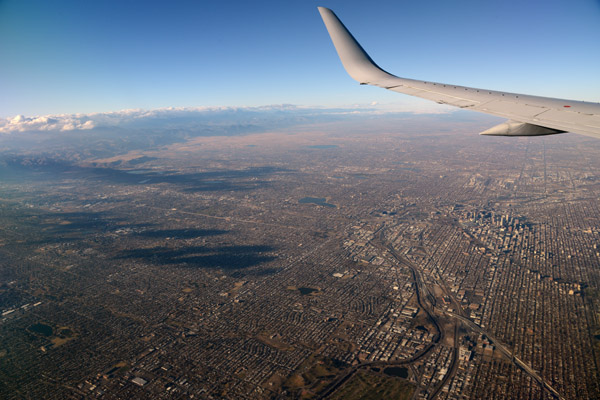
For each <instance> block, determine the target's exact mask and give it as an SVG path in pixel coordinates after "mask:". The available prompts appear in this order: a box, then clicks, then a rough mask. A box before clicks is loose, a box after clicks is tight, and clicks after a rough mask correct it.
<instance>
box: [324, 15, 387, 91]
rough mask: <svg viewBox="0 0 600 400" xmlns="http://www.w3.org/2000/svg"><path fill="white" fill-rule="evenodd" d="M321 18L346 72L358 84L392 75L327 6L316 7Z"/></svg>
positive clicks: (368, 82)
mask: <svg viewBox="0 0 600 400" xmlns="http://www.w3.org/2000/svg"><path fill="white" fill-rule="evenodd" d="M318 8H319V13H321V18H323V22H324V23H325V27H326V28H327V31H328V32H329V36H330V37H331V41H332V42H333V45H334V46H335V49H336V50H337V53H338V56H339V57H340V60H341V61H342V64H343V65H344V68H345V69H346V72H348V74H349V75H350V76H351V77H352V78H353V79H354V80H356V81H358V82H359V83H360V84H373V82H377V81H381V80H382V79H387V78H392V77H394V76H393V75H391V74H390V73H388V72H386V71H384V70H383V69H381V68H380V67H379V66H378V65H377V64H375V62H374V61H373V60H372V59H371V57H369V55H368V54H367V52H366V51H365V50H364V49H363V48H362V46H361V45H360V44H359V43H358V42H357V41H356V39H355V38H354V36H352V34H351V33H350V31H348V29H347V28H346V27H345V26H344V24H343V23H342V21H340V19H339V18H338V17H337V15H335V13H334V12H333V11H331V10H330V9H329V8H325V7H318Z"/></svg>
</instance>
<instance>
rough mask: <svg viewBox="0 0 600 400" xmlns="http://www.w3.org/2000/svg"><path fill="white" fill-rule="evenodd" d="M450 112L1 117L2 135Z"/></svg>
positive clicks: (374, 109)
mask: <svg viewBox="0 0 600 400" xmlns="http://www.w3.org/2000/svg"><path fill="white" fill-rule="evenodd" d="M403 109H404V110H403ZM398 112H410V113H416V114H421V113H436V114H437V113H447V112H449V109H446V108H444V107H441V108H440V107H431V108H430V109H424V110H421V111H419V110H417V111H416V112H415V111H414V110H411V111H407V110H406V109H405V108H404V107H402V106H400V107H396V108H394V107H392V106H390V105H379V104H377V103H375V102H374V103H372V104H369V105H366V106H362V105H355V106H351V107H346V108H317V107H312V108H311V107H300V106H294V105H285V104H284V105H272V106H263V107H183V108H174V107H169V108H161V109H155V110H142V109H131V110H121V111H114V112H103V113H91V114H59V115H46V116H32V117H27V116H23V115H17V116H15V117H11V118H0V134H16V133H23V132H71V131H89V130H93V129H99V128H116V127H119V128H146V129H154V128H160V129H194V128H195V127H198V126H200V125H201V126H203V127H205V126H206V124H207V123H208V124H212V125H219V124H225V123H228V124H231V123H246V124H260V123H261V122H264V120H265V119H266V118H267V119H268V120H269V121H279V122H282V123H283V122H284V121H285V124H286V125H287V124H290V123H293V122H296V123H302V122H305V123H308V122H310V119H311V118H314V119H315V120H316V121H319V120H323V119H328V118H329V119H332V118H333V119H335V118H336V117H339V118H341V117H342V116H344V115H346V116H347V115H379V114H387V113H398Z"/></svg>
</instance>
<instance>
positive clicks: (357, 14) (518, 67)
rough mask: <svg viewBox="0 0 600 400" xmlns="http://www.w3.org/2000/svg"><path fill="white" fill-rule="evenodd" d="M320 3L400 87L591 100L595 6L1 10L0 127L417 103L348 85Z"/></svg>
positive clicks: (140, 5)
mask: <svg viewBox="0 0 600 400" xmlns="http://www.w3.org/2000/svg"><path fill="white" fill-rule="evenodd" d="M317 5H322V6H326V7H330V8H332V9H333V10H334V11H335V12H336V13H337V14H338V16H339V17H340V18H341V19H342V21H343V22H344V23H345V24H346V26H347V27H348V28H349V29H350V30H351V31H352V32H353V34H354V35H355V36H356V38H357V39H358V40H359V41H360V42H361V44H362V45H363V47H365V49H367V51H368V52H369V53H370V54H371V56H372V57H373V59H375V61H376V62H377V63H378V64H379V65H380V66H382V67H383V68H384V69H386V70H388V71H390V72H392V73H394V74H396V75H399V76H403V77H408V78H418V79H427V80H433V81H437V82H444V83H453V84H461V85H467V86H475V87H484V88H489V89H500V90H505V91H512V92H519V93H528V94H536V95H542V96H553V97H563V98H572V99H578V100H588V101H600V77H599V74H598V71H599V67H598V66H599V65H600V51H599V50H600V2H599V1H598V0H574V1H570V2H567V1H554V0H547V1H538V0H529V1H512V0H508V1H502V2H486V1H461V0H457V1H426V0H423V1H421V2H414V1H394V2H389V1H369V2H366V1H348V0H346V1H341V0H326V1H314V0H302V1H300V0H285V1H282V0H279V1H255V2H248V1H218V2H216V1H215V2H209V1H189V2H188V1H169V2H165V1H160V2H158V1H150V0H148V1H128V0H119V1H113V0H103V1H84V0H77V1H62V0H57V1H47V0H44V1H34V0H0V54H1V57H0V93H1V95H0V117H11V116H15V115H18V114H24V115H46V114H61V113H92V112H106V111H114V110H121V109H131V108H143V109H155V108H161V107H198V106H258V105H265V104H284V103H288V104H297V105H309V106H315V105H320V106H348V105H353V104H370V103H372V102H374V101H377V102H379V103H384V104H387V103H391V104H392V105H393V104H409V105H410V104H415V107H417V106H418V105H419V104H422V103H421V102H420V101H419V100H418V99H416V100H413V99H412V98H410V97H405V96H401V95H399V94H396V93H389V92H386V91H384V90H381V89H377V88H369V87H364V86H362V87H361V86H359V85H358V84H356V83H355V82H354V81H353V80H351V78H350V77H348V76H347V75H346V73H345V72H344V71H343V69H342V66H341V64H340V62H339V60H338V58H337V55H336V54H335V51H334V48H333V46H332V44H331V42H330V40H329V37H328V36H327V33H326V30H325V28H324V26H323V23H322V21H321V19H320V17H319V14H318V11H317V9H316V7H317Z"/></svg>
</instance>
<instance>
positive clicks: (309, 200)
mask: <svg viewBox="0 0 600 400" xmlns="http://www.w3.org/2000/svg"><path fill="white" fill-rule="evenodd" d="M298 203H300V204H316V205H318V206H323V207H331V208H337V206H336V205H335V204H330V203H327V199H326V198H325V197H304V198H302V199H300V200H298Z"/></svg>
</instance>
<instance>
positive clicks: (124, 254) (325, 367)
mask: <svg viewBox="0 0 600 400" xmlns="http://www.w3.org/2000/svg"><path fill="white" fill-rule="evenodd" d="M469 115H470V114H469ZM411 118H412V119H411ZM411 118H407V119H405V120H404V122H402V121H400V122H399V123H398V125H397V126H396V128H395V129H388V128H382V127H378V126H377V124H376V123H373V124H372V125H369V123H367V122H366V121H363V123H362V124H361V126H363V128H361V129H351V127H350V124H343V123H331V122H326V123H322V124H321V125H317V126H308V125H307V126H299V127H296V128H294V129H293V130H287V131H285V132H284V133H281V132H277V131H276V130H274V131H265V132H257V133H249V134H241V135H230V136H210V135H209V136H198V137H192V138H188V139H186V140H179V141H175V142H166V143H158V141H157V143H155V144H153V145H152V146H145V147H144V146H138V148H135V146H131V147H129V148H127V149H126V151H121V152H117V151H114V150H111V149H113V148H119V146H125V145H123V144H122V143H121V142H120V141H119V140H117V139H114V140H112V139H111V141H109V140H105V141H106V143H104V142H102V143H104V144H101V142H100V141H99V142H98V143H94V145H93V146H92V145H90V144H86V143H82V144H79V145H78V146H80V147H78V148H76V149H75V148H72V149H70V150H64V149H66V147H65V146H62V145H60V144H57V145H56V148H57V149H63V150H57V149H54V148H52V145H50V144H48V145H47V146H46V147H45V148H44V149H39V148H38V149H33V150H28V151H21V152H15V151H12V152H8V151H7V152H5V153H4V154H3V155H2V158H1V160H0V178H1V179H0V219H1V223H0V230H1V236H0V278H1V280H0V312H1V317H0V397H2V398H6V399H20V398H46V399H64V398H73V399H75V398H77V399H80V398H98V397H101V398H106V399H117V398H119V399H122V398H176V399H179V398H181V399H184V398H185V399H189V398H198V399H283V398H296V399H325V398H327V399H358V398H397V399H432V398H436V399H480V398H494V399H504V398H525V399H540V398H543V399H554V398H558V399H593V398H598V397H599V396H600V379H599V371H598V365H599V364H598V363H599V361H600V320H599V318H600V297H599V295H600V291H599V290H600V269H599V268H598V267H599V266H600V249H599V248H598V245H599V242H600V240H599V239H600V207H598V196H599V191H600V181H599V180H598V179H599V178H598V174H597V171H598V170H599V169H600V160H599V159H598V157H597V154H598V152H599V151H600V141H598V140H596V139H592V138H587V137H584V136H579V135H573V134H567V135H558V136H556V137H548V138H539V137H538V138H519V139H515V138H489V137H480V136H478V135H477V134H476V133H473V131H475V132H476V131H477V129H478V128H477V127H473V125H477V124H480V125H481V126H485V125H486V124H488V122H487V121H483V122H477V120H476V121H475V122H473V121H469V120H468V119H465V121H464V122H460V118H458V119H456V120H454V121H453V122H452V123H437V125H436V124H435V123H433V122H431V120H430V118H429V117H427V116H420V117H411ZM436 118H437V117H436ZM413 120H416V122H415V121H413ZM442 120H443V118H442ZM370 126H371V129H372V130H371V131H370V130H369V127H370ZM436 126H437V127H436ZM101 146H104V147H101ZM99 149H100V150H99ZM107 149H108V150H107Z"/></svg>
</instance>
